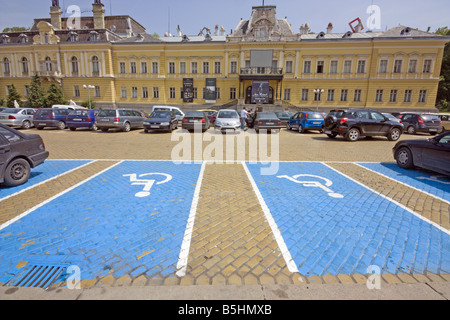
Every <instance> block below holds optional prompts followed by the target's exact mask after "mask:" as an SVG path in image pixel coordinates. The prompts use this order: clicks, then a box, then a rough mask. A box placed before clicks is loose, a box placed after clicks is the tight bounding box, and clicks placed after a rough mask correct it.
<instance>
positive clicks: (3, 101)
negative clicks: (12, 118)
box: [0, 98, 6, 107]
mask: <svg viewBox="0 0 450 320" xmlns="http://www.w3.org/2000/svg"><path fill="white" fill-rule="evenodd" d="M5 101H6V100H5V99H3V98H0V107H3V106H4V105H5Z"/></svg>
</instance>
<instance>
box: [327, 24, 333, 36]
mask: <svg viewBox="0 0 450 320" xmlns="http://www.w3.org/2000/svg"><path fill="white" fill-rule="evenodd" d="M332 32H333V24H332V23H331V22H330V23H329V24H328V27H327V33H328V34H330V33H332Z"/></svg>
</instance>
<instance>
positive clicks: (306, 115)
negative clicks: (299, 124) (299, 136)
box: [305, 113, 308, 121]
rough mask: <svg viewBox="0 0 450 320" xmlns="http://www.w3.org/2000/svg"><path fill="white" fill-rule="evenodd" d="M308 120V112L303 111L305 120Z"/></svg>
mask: <svg viewBox="0 0 450 320" xmlns="http://www.w3.org/2000/svg"><path fill="white" fill-rule="evenodd" d="M306 120H308V114H307V113H305V121H306Z"/></svg>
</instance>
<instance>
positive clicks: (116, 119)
mask: <svg viewBox="0 0 450 320" xmlns="http://www.w3.org/2000/svg"><path fill="white" fill-rule="evenodd" d="M145 120H146V117H145V115H144V114H143V113H141V112H140V111H136V110H129V109H104V110H100V112H99V113H98V114H97V117H96V125H97V128H98V129H99V130H102V131H103V132H107V131H108V130H109V129H121V130H122V131H123V132H129V131H130V130H132V129H138V128H143V127H144V121H145Z"/></svg>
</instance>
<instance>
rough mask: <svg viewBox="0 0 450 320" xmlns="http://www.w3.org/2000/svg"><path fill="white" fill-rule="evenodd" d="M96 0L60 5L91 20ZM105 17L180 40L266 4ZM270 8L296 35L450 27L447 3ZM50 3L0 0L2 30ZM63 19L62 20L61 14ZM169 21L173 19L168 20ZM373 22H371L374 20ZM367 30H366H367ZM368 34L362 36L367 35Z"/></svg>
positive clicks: (150, 0)
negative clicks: (358, 24)
mask: <svg viewBox="0 0 450 320" xmlns="http://www.w3.org/2000/svg"><path fill="white" fill-rule="evenodd" d="M93 2H94V1H93V0H60V6H61V7H62V8H63V11H66V10H64V9H67V8H68V7H69V6H70V5H78V6H79V7H80V8H81V11H82V15H83V16H92V3H93ZM102 2H103V3H104V5H105V10H106V15H110V14H111V13H112V14H113V15H130V16H131V17H133V18H134V19H135V20H136V21H138V22H139V23H141V24H142V25H143V26H144V27H145V28H146V29H147V33H150V34H153V33H157V34H159V35H161V36H162V35H164V33H165V32H167V31H170V33H171V34H174V35H176V32H177V31H176V29H177V26H178V25H179V26H180V27H181V29H182V31H183V33H184V34H187V35H197V34H198V33H199V31H200V29H203V27H208V28H210V29H211V30H214V27H215V25H219V26H223V27H224V28H225V30H226V33H227V34H230V32H231V30H234V29H235V28H236V26H237V25H238V23H239V21H240V20H241V19H244V20H248V19H249V18H250V15H251V9H252V6H260V5H262V0H220V1H219V0H164V1H162V0H125V1H124V0H103V1H102ZM265 4H266V5H276V6H277V16H278V18H285V17H287V19H288V21H289V23H290V24H291V25H292V29H293V31H294V32H295V33H298V32H299V28H300V26H301V25H302V24H305V23H306V22H308V23H309V25H310V28H311V31H312V32H316V33H319V32H321V31H326V27H327V25H328V23H329V22H332V23H333V25H334V29H333V32H339V33H341V32H342V33H343V32H346V31H349V30H350V27H349V25H348V24H349V22H350V21H352V20H354V19H356V18H360V19H361V21H362V22H363V25H365V26H367V23H369V22H372V23H375V25H376V24H378V26H376V27H379V29H375V28H374V29H373V31H384V30H386V29H389V28H393V27H395V26H398V25H399V24H401V25H404V26H409V27H412V28H418V29H421V30H424V31H426V30H427V29H428V27H431V29H430V30H431V31H432V32H434V31H436V29H438V28H439V27H445V26H449V27H450V5H449V2H448V0H428V1H425V0H342V1H336V0H334V1H333V0H314V1H311V0H265ZM371 5H376V6H378V7H379V9H380V15H379V17H380V19H379V21H380V22H379V23H376V21H377V20H374V19H373V18H374V17H375V16H374V15H373V13H367V9H368V7H369V6H371ZM50 6H51V0H0V8H1V10H0V31H1V30H3V29H4V28H6V27H12V26H19V27H30V26H31V25H32V23H33V19H34V18H48V17H50V14H49V12H50ZM63 16H64V15H63ZM65 16H70V14H65ZM169 17H170V19H169ZM370 18H371V19H370ZM366 30H367V28H366ZM363 32H364V31H363Z"/></svg>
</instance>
